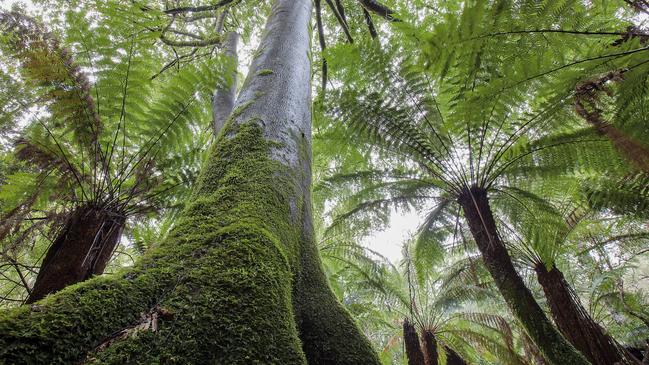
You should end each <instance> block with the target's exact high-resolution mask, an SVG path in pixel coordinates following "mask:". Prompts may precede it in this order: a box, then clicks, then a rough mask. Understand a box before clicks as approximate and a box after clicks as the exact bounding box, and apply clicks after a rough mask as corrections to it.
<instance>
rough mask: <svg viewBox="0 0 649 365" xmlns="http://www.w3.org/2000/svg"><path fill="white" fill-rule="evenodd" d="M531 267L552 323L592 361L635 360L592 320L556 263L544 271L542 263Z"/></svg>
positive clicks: (602, 364) (601, 364) (603, 364)
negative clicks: (534, 271) (545, 300)
mask: <svg viewBox="0 0 649 365" xmlns="http://www.w3.org/2000/svg"><path fill="white" fill-rule="evenodd" d="M535 269H536V273H537V277H538V280H539V284H541V287H542V288H543V292H544V293H545V297H546V299H547V301H548V306H549V307H550V313H551V314H552V318H553V319H554V323H556V324H557V327H559V331H561V333H562V334H563V335H564V336H565V337H566V339H568V341H570V343H572V345H573V346H575V348H576V349H577V350H579V351H580V352H581V353H582V354H583V355H584V356H586V358H588V360H589V361H590V362H591V363H592V364H593V365H615V364H620V365H621V364H638V363H639V361H638V360H636V359H635V358H634V357H633V356H632V355H630V354H628V353H626V351H625V350H624V349H623V348H622V347H621V346H619V344H617V342H616V341H615V340H614V339H613V338H611V337H610V336H609V335H607V334H606V333H605V332H604V329H603V328H602V327H600V325H598V324H597V323H596V322H595V321H593V319H592V318H591V317H590V316H589V315H588V312H586V309H585V308H584V307H583V306H582V305H581V303H580V301H579V298H578V297H577V295H576V294H575V293H574V292H573V290H572V288H571V287H570V284H568V282H567V281H566V279H565V278H564V276H563V273H562V272H561V271H559V270H558V269H557V268H556V267H553V268H552V269H551V270H549V271H548V270H547V269H546V267H545V266H544V265H543V264H540V265H537V266H536V268H535Z"/></svg>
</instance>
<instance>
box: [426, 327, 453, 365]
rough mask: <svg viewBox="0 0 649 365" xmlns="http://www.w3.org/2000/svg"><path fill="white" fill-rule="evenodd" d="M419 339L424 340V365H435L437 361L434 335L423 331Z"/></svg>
mask: <svg viewBox="0 0 649 365" xmlns="http://www.w3.org/2000/svg"><path fill="white" fill-rule="evenodd" d="M421 337H422V339H423V340H424V362H425V363H426V365H437V364H438V362H439V360H438V350H437V339H436V338H435V334H434V333H433V332H432V331H429V330H423V331H422V333H421ZM447 363H448V361H447Z"/></svg>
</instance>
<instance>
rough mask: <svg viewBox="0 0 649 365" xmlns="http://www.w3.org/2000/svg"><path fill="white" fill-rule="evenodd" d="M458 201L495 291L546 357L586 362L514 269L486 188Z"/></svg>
mask: <svg viewBox="0 0 649 365" xmlns="http://www.w3.org/2000/svg"><path fill="white" fill-rule="evenodd" d="M458 202H459V204H460V205H461V206H462V210H463V211H464V216H465V217H466V220H467V222H468V224H469V228H470V230H471V234H472V235H473V239H474V240H475V242H476V245H477V246H478V249H479V250H480V253H481V254H482V259H483V261H484V263H485V266H486V268H487V270H488V271H489V273H490V274H491V277H492V278H493V279H494V282H495V284H496V286H497V287H498V290H499V291H500V293H501V294H502V296H503V298H504V299H505V302H506V303H507V305H508V306H509V308H510V310H511V311H512V313H513V314H514V315H515V316H516V318H518V319H519V320H520V322H521V323H522V324H523V327H524V328H525V330H526V331H527V333H528V334H529V336H530V338H531V339H532V340H533V341H534V343H536V345H537V346H538V348H539V350H541V352H542V353H543V355H544V356H545V358H546V359H548V361H549V362H550V363H552V364H554V365H562V364H572V365H587V364H589V363H588V361H587V360H586V359H585V358H584V357H583V356H582V355H581V354H580V353H579V352H578V351H577V350H575V348H574V347H572V345H570V343H569V342H567V341H566V340H565V339H564V338H563V337H562V336H561V334H560V333H559V332H558V331H557V330H556V328H555V327H554V326H553V325H552V323H551V322H550V321H549V320H548V318H547V317H546V316H545V313H543V310H542V309H541V307H540V306H539V304H538V303H537V302H536V300H535V299H534V296H533V295H532V293H531V292H530V290H529V289H528V288H527V287H526V286H525V283H524V282H523V279H522V278H521V277H520V276H519V275H518V273H517V272H516V269H514V265H513V264H512V260H511V257H510V256H509V253H508V252H507V249H506V247H505V245H504V244H503V242H502V241H501V239H500V236H499V235H498V231H497V228H496V222H495V220H494V217H493V213H492V212H491V207H490V206H489V198H488V197H487V191H486V190H485V189H483V188H478V187H472V188H470V189H466V190H465V191H463V192H462V193H461V194H460V196H459V198H458Z"/></svg>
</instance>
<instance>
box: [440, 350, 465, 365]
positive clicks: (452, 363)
mask: <svg viewBox="0 0 649 365" xmlns="http://www.w3.org/2000/svg"><path fill="white" fill-rule="evenodd" d="M444 351H445V352H446V365H469V364H468V363H467V362H466V361H464V359H463V358H462V356H460V355H459V354H458V353H457V352H455V351H454V350H453V349H452V348H450V347H448V346H444Z"/></svg>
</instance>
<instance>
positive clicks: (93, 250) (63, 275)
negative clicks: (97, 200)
mask: <svg viewBox="0 0 649 365" xmlns="http://www.w3.org/2000/svg"><path fill="white" fill-rule="evenodd" d="M124 222H125V217H124V216H123V215H121V214H119V213H114V212H111V211H108V210H105V209H103V208H98V207H94V206H88V205H84V206H81V207H78V208H77V209H75V210H74V211H73V212H72V213H71V214H70V216H69V217H68V219H67V221H66V223H65V225H64V226H63V228H62V229H61V231H60V233H59V234H58V236H57V238H56V239H55V240H54V243H53V244H52V245H51V246H50V248H49V249H48V250H47V253H46V254H45V258H44V259H43V263H42V264H41V268H40V271H39V272H38V275H37V276H36V282H35V283H34V286H33V288H32V290H31V293H30V294H29V297H28V298H27V301H26V303H33V302H35V301H37V300H40V299H42V298H44V297H45V296H46V295H48V294H52V293H55V292H57V291H59V290H61V289H63V288H65V287H66V286H68V285H72V284H76V283H78V282H81V281H84V280H87V279H89V278H90V277H91V276H93V275H99V274H102V273H103V272H104V269H105V268H106V265H107V264H108V261H109V260H110V257H111V256H112V254H113V251H114V250H115V247H116V246H117V244H118V243H119V239H120V237H121V235H122V230H123V228H124Z"/></svg>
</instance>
